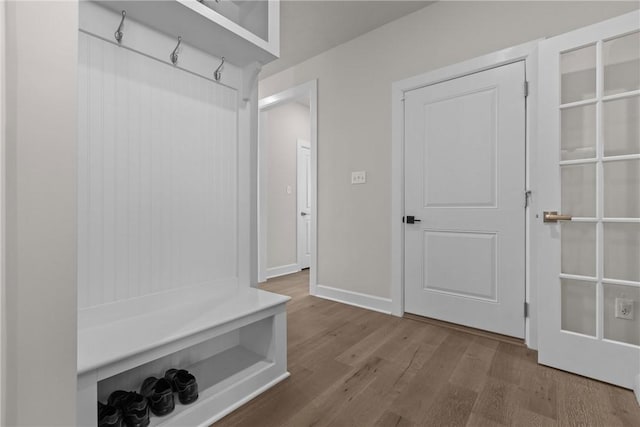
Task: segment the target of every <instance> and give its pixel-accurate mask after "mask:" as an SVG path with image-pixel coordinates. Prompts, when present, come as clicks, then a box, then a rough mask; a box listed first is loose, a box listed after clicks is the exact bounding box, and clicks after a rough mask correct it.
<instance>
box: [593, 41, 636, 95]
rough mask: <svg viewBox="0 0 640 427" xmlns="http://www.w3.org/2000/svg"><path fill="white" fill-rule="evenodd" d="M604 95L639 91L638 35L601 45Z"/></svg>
mask: <svg viewBox="0 0 640 427" xmlns="http://www.w3.org/2000/svg"><path fill="white" fill-rule="evenodd" d="M602 50H603V52H602V57H603V61H604V95H605V96H606V95H614V94H617V93H621V92H630V91H633V90H637V89H640V33H638V32H636V33H632V34H628V35H626V36H622V37H616V38H614V39H611V40H607V41H605V42H604V43H603V47H602Z"/></svg>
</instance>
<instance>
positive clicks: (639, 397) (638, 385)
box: [633, 375, 640, 405]
mask: <svg viewBox="0 0 640 427" xmlns="http://www.w3.org/2000/svg"><path fill="white" fill-rule="evenodd" d="M633 394H635V395H636V401H637V402H638V405H640V375H637V376H636V379H635V381H634V382H633Z"/></svg>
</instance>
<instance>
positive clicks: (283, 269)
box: [267, 264, 301, 279]
mask: <svg viewBox="0 0 640 427" xmlns="http://www.w3.org/2000/svg"><path fill="white" fill-rule="evenodd" d="M300 270H301V269H300V266H299V265H298V264H288V265H281V266H280V267H271V268H267V279H272V278H274V277H278V276H284V275H285V274H291V273H297V272H298V271H300Z"/></svg>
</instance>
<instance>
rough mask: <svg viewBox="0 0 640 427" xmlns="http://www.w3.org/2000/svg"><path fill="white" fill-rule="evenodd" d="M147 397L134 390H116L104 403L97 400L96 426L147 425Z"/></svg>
mask: <svg viewBox="0 0 640 427" xmlns="http://www.w3.org/2000/svg"><path fill="white" fill-rule="evenodd" d="M148 425H149V406H148V404H147V399H145V398H144V396H142V395H140V394H138V393H136V392H135V391H124V390H116V391H114V392H113V393H111V395H109V399H108V400H107V404H106V405H104V404H102V403H100V402H98V427H124V426H126V427H147V426H148Z"/></svg>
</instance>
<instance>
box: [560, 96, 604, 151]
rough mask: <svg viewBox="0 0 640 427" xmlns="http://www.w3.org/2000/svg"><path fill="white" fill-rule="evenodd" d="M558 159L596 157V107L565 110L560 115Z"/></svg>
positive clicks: (591, 105) (583, 106)
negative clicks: (560, 133)
mask: <svg viewBox="0 0 640 427" xmlns="http://www.w3.org/2000/svg"><path fill="white" fill-rule="evenodd" d="M560 129H561V132H562V135H561V137H560V141H561V144H560V154H561V155H560V159H561V160H576V159H592V158H594V157H596V105H595V104H590V105H582V106H579V107H572V108H565V109H564V110H562V113H561V115H560Z"/></svg>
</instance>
